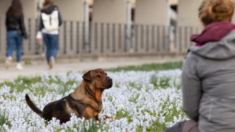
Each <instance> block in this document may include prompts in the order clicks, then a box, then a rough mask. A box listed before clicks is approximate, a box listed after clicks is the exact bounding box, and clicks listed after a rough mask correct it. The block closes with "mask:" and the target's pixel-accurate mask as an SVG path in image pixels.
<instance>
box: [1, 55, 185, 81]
mask: <svg viewBox="0 0 235 132" xmlns="http://www.w3.org/2000/svg"><path fill="white" fill-rule="evenodd" d="M181 60H183V57H169V58H166V57H165V58H157V57H151V58H123V59H109V60H107V59H104V60H95V61H92V60H88V61H82V62H74V63H61V62H60V63H56V64H55V66H54V68H53V69H52V70H49V69H48V66H47V65H46V63H42V64H33V65H26V66H24V70H21V71H19V70H17V69H16V68H15V65H12V66H11V67H10V68H9V69H5V67H4V65H0V83H1V82H4V81H10V80H13V79H16V78H17V77H18V76H28V77H32V76H37V75H40V74H41V73H45V72H47V73H53V74H56V73H61V72H68V71H71V72H79V71H84V70H90V69H96V68H102V69H107V68H116V67H120V66H130V65H142V64H149V63H164V62H175V61H181Z"/></svg>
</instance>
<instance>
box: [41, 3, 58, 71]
mask: <svg viewBox="0 0 235 132" xmlns="http://www.w3.org/2000/svg"><path fill="white" fill-rule="evenodd" d="M61 24H62V17H61V14H60V11H59V9H58V7H57V6H55V5H54V3H53V1H52V0H45V1H44V3H43V9H42V10H41V14H40V27H39V32H38V34H37V41H40V39H41V38H42V37H43V40H44V42H45V45H46V59H47V63H48V64H49V68H50V69H51V68H52V67H53V65H54V61H55V57H56V55H57V51H58V41H59V40H58V39H59V38H58V36H59V35H58V34H59V27H60V26H61ZM41 32H42V33H43V35H41Z"/></svg>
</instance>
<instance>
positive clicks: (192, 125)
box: [166, 120, 199, 132]
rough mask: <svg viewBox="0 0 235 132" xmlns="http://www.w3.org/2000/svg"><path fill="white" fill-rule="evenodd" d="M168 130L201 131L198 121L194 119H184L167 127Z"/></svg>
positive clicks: (181, 131)
mask: <svg viewBox="0 0 235 132" xmlns="http://www.w3.org/2000/svg"><path fill="white" fill-rule="evenodd" d="M166 132H199V129H198V123H197V122H195V121H193V120H189V121H182V122H179V123H177V124H175V125H174V126H172V127H171V128H169V129H167V130H166Z"/></svg>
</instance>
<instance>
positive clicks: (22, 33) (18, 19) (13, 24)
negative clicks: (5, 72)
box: [5, 0, 28, 70]
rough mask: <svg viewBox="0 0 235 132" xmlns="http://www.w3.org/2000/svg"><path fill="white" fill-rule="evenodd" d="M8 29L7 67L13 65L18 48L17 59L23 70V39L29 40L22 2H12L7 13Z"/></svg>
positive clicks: (15, 0) (19, 67) (13, 0)
mask: <svg viewBox="0 0 235 132" xmlns="http://www.w3.org/2000/svg"><path fill="white" fill-rule="evenodd" d="M5 22H6V23H5V25H6V29H7V59H6V63H5V67H6V68H7V69H8V68H9V67H10V65H11V63H12V54H13V51H14V47H15V46H16V57H17V65H16V68H17V69H18V70H22V69H23V66H22V64H21V52H22V51H21V47H22V43H23V38H25V40H27V39H28V36H27V33H26V30H25V24H24V14H23V6H22V3H21V1H20V0H12V3H11V6H10V7H9V9H8V10H7V12H6V21H5Z"/></svg>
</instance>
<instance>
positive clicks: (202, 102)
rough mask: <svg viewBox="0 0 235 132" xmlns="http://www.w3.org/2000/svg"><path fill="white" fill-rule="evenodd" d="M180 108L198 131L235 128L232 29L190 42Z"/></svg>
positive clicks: (234, 42)
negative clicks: (201, 43)
mask: <svg viewBox="0 0 235 132" xmlns="http://www.w3.org/2000/svg"><path fill="white" fill-rule="evenodd" d="M182 87H183V89H182V91H183V110H184V112H185V113H186V114H187V115H188V116H189V117H190V118H191V119H194V120H197V119H198V118H199V130H200V132H235V31H231V32H230V33H228V34H227V35H226V36H225V37H224V38H222V39H221V40H220V41H219V42H209V43H206V44H205V45H204V46H202V47H196V46H192V47H190V52H189V53H188V55H187V57H186V60H185V62H184V66H183V72H182Z"/></svg>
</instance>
